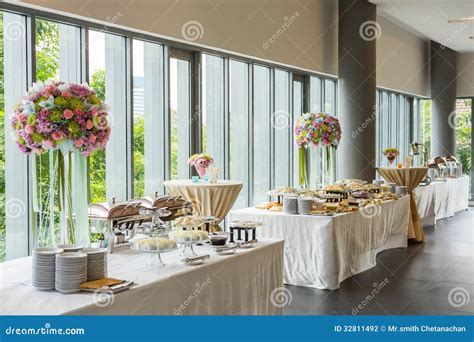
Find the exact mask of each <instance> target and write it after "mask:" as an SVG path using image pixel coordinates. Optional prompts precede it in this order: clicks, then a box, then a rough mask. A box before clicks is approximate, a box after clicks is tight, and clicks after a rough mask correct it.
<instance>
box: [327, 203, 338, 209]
mask: <svg viewBox="0 0 474 342" xmlns="http://www.w3.org/2000/svg"><path fill="white" fill-rule="evenodd" d="M324 209H326V210H328V211H337V210H338V209H339V203H326V204H324Z"/></svg>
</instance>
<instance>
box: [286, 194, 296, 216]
mask: <svg viewBox="0 0 474 342" xmlns="http://www.w3.org/2000/svg"><path fill="white" fill-rule="evenodd" d="M283 212H284V213H285V214H296V213H297V212H298V197H296V196H287V197H283Z"/></svg>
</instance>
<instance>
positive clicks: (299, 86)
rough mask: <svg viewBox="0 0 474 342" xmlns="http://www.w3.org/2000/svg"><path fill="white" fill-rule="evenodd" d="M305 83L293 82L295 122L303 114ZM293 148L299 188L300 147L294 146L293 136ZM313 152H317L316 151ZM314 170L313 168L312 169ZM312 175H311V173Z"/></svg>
mask: <svg viewBox="0 0 474 342" xmlns="http://www.w3.org/2000/svg"><path fill="white" fill-rule="evenodd" d="M303 111H304V107H303V82H301V81H293V108H292V112H293V122H296V120H297V119H298V118H299V117H300V116H301V114H303ZM292 146H293V147H292V148H293V185H294V186H297V185H298V183H299V176H298V174H299V173H298V172H299V160H298V156H299V154H298V146H296V145H295V144H294V137H293V136H292ZM311 152H317V151H316V150H315V149H313V151H311ZM310 169H312V168H310ZM316 174H317V172H316ZM310 175H311V173H310Z"/></svg>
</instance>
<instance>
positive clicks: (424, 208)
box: [414, 176, 469, 226]
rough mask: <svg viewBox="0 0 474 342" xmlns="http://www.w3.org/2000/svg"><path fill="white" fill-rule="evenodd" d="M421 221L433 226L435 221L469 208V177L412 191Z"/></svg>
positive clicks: (449, 180) (437, 182)
mask: <svg viewBox="0 0 474 342" xmlns="http://www.w3.org/2000/svg"><path fill="white" fill-rule="evenodd" d="M414 193H415V197H416V205H417V207H418V211H419V213H420V217H421V221H422V223H423V224H425V225H431V226H432V225H434V224H435V223H436V221H437V220H441V219H444V218H447V217H451V216H453V215H454V214H455V213H457V212H459V211H462V210H466V209H467V208H468V206H469V177H468V176H462V177H458V178H447V179H446V181H435V182H432V183H430V184H429V185H426V186H419V187H417V188H416V189H415V191H414Z"/></svg>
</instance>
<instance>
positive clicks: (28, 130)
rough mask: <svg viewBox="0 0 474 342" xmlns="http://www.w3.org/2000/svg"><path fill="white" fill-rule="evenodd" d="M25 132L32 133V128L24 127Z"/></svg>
mask: <svg viewBox="0 0 474 342" xmlns="http://www.w3.org/2000/svg"><path fill="white" fill-rule="evenodd" d="M25 132H26V133H28V134H31V133H33V127H31V126H30V125H26V126H25Z"/></svg>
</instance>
